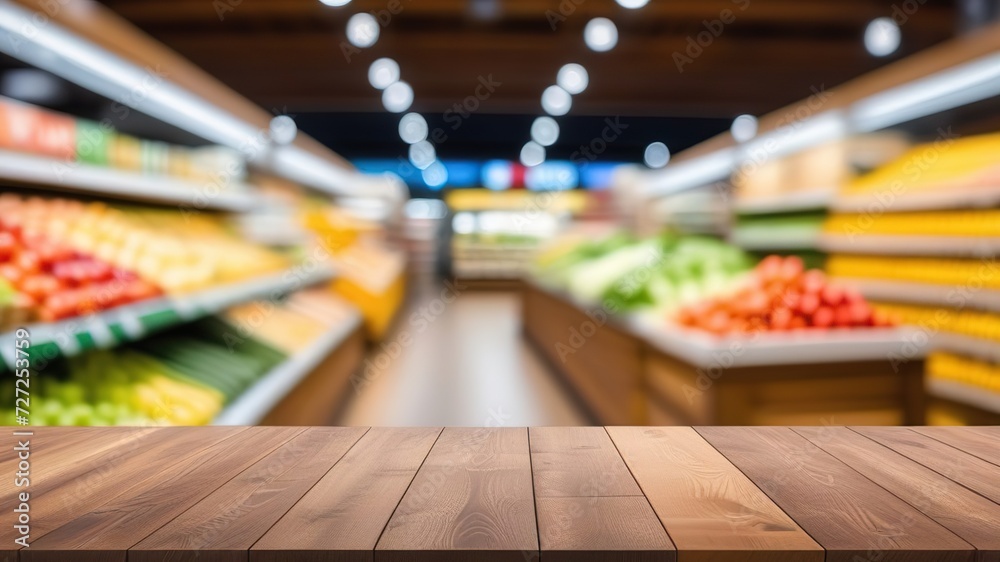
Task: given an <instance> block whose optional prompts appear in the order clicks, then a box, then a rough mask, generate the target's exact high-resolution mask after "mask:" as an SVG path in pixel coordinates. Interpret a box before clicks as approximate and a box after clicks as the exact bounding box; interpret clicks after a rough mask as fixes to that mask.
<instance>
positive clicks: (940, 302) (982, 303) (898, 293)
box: [836, 277, 1000, 312]
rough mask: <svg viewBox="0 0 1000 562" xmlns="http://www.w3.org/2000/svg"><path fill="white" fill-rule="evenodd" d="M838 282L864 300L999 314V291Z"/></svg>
mask: <svg viewBox="0 0 1000 562" xmlns="http://www.w3.org/2000/svg"><path fill="white" fill-rule="evenodd" d="M836 279H837V281H838V282H840V283H843V284H846V285H849V286H852V287H855V288H856V289H858V290H859V291H861V294H863V295H864V296H865V297H866V298H868V299H870V300H875V301H884V302H904V303H911V304H923V305H928V306H942V307H946V308H964V307H968V308H972V309H975V310H985V311H989V312H1000V291H993V290H989V289H980V290H973V288H972V287H962V286H957V285H932V284H929V283H912V282H906V281H883V280H878V279H860V278H856V277H837V278H836Z"/></svg>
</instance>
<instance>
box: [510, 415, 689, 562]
mask: <svg viewBox="0 0 1000 562" xmlns="http://www.w3.org/2000/svg"><path fill="white" fill-rule="evenodd" d="M528 440H529V445H530V449H531V467H532V476H533V479H534V486H535V508H536V515H537V517H538V537H539V546H540V548H541V558H542V559H543V560H550V561H552V560H554V561H556V562H559V561H563V560H566V561H569V560H580V561H585V560H604V561H612V560H614V561H622V562H624V561H630V562H646V561H650V562H652V561H657V560H676V558H677V553H676V550H675V549H674V545H673V543H672V542H670V538H669V537H668V536H667V533H666V531H664V529H663V525H661V524H660V521H659V519H657V518H656V514H655V513H654V512H653V509H652V508H651V507H650V506H649V502H648V501H647V500H646V498H645V497H644V496H643V495H642V490H640V489H639V486H638V485H637V484H636V483H635V479H634V478H632V474H631V473H630V472H629V470H628V467H627V466H625V462H624V461H623V460H622V458H621V455H619V454H618V450H617V449H616V448H615V444H614V443H613V442H612V441H611V438H610V437H609V436H608V432H607V430H605V429H604V428H603V427H533V428H530V429H529V430H528Z"/></svg>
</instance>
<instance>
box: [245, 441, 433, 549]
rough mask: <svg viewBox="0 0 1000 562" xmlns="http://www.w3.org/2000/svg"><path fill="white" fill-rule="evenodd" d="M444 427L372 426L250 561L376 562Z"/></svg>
mask: <svg viewBox="0 0 1000 562" xmlns="http://www.w3.org/2000/svg"><path fill="white" fill-rule="evenodd" d="M440 433H441V428H395V429H391V428H378V427H375V428H372V429H371V430H369V431H368V433H366V434H365V435H364V437H362V438H361V439H360V440H359V441H358V442H357V443H356V444H355V445H354V447H352V448H351V450H350V451H348V452H347V454H346V455H344V457H343V458H342V459H341V460H340V462H338V463H337V464H336V465H335V466H334V467H333V468H332V469H331V470H330V471H329V472H327V474H326V475H325V476H324V477H323V478H322V479H320V481H319V482H317V483H316V485H315V486H313V488H312V489H311V490H309V491H308V492H307V493H306V494H305V495H304V496H303V497H302V499H300V500H299V501H298V503H296V504H295V505H294V506H293V507H292V508H291V509H290V510H288V512H287V513H285V515H284V516H282V517H281V519H279V520H278V522H277V523H275V525H274V526H273V527H272V528H271V529H270V530H269V531H268V532H267V533H265V534H264V536H263V537H261V539H260V540H259V541H257V543H256V544H255V545H254V546H253V548H252V549H251V550H250V561H251V562H331V561H338V562H344V561H348V562H354V561H371V560H372V559H373V557H374V554H373V551H374V550H375V545H376V543H377V542H378V539H379V536H380V535H381V534H382V530H383V529H384V528H385V525H386V523H388V522H389V518H390V517H391V516H392V513H393V511H394V510H395V509H396V506H397V505H398V504H399V501H400V499H402V497H403V494H404V493H405V492H406V490H407V488H408V487H409V486H410V483H411V482H412V481H413V477H414V476H415V475H416V473H417V470H418V469H419V468H420V465H421V464H422V463H423V462H424V459H425V458H426V457H427V454H428V453H429V452H430V450H431V446H432V445H433V444H434V442H435V440H437V438H438V436H439V435H440Z"/></svg>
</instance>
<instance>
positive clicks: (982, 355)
mask: <svg viewBox="0 0 1000 562" xmlns="http://www.w3.org/2000/svg"><path fill="white" fill-rule="evenodd" d="M933 346H934V350H935V351H946V352H949V353H955V354H958V355H965V356H967V357H972V358H974V359H979V360H982V361H989V362H991V363H1000V342H997V341H992V340H987V339H982V338H975V337H972V336H966V335H965V334H956V333H952V332H940V333H938V334H936V335H935V336H934V341H933Z"/></svg>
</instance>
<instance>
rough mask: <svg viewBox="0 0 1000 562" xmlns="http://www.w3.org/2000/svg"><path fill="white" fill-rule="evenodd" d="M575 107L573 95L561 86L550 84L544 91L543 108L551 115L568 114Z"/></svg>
mask: <svg viewBox="0 0 1000 562" xmlns="http://www.w3.org/2000/svg"><path fill="white" fill-rule="evenodd" d="M571 107H573V97H572V96H570V95H569V92H567V91H566V90H563V89H562V88H560V87H559V86H549V87H548V88H545V91H544V92H542V109H544V110H545V113H548V114H549V115H555V116H559V115H566V114H567V113H569V110H570V108H571Z"/></svg>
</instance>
